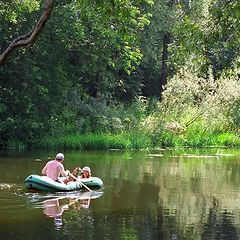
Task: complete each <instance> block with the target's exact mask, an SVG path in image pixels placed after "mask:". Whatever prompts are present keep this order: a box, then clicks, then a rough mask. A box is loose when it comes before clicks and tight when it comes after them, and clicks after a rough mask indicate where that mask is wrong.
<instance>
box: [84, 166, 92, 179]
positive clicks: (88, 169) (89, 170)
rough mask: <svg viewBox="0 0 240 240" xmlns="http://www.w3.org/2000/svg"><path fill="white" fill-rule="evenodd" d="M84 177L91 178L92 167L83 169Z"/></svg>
mask: <svg viewBox="0 0 240 240" xmlns="http://www.w3.org/2000/svg"><path fill="white" fill-rule="evenodd" d="M82 176H83V177H85V178H88V177H90V176H91V168H90V167H87V166H86V167H84V168H83V169H82Z"/></svg>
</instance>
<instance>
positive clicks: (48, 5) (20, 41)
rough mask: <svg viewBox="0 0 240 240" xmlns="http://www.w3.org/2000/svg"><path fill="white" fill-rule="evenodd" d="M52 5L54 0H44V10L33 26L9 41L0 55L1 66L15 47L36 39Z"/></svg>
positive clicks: (29, 43)
mask: <svg viewBox="0 0 240 240" xmlns="http://www.w3.org/2000/svg"><path fill="white" fill-rule="evenodd" d="M53 5H54V0H46V2H45V6H44V11H43V13H42V15H41V17H40V18H39V20H38V22H37V23H36V25H35V26H34V28H33V29H32V30H31V31H30V32H28V33H27V34H24V35H21V36H19V37H17V38H15V39H14V40H13V41H12V42H11V43H10V45H9V46H8V47H7V49H6V50H5V51H4V52H3V54H2V55H1V56H0V66H2V65H3V64H4V63H5V62H6V60H7V57H8V56H9V55H10V54H11V52H12V51H13V50H15V49H16V48H19V47H23V46H31V45H33V43H34V42H35V40H36V39H37V36H38V34H39V33H40V32H41V30H42V28H43V27H44V25H45V23H46V22H47V21H48V19H49V17H50V15H51V13H52V11H53Z"/></svg>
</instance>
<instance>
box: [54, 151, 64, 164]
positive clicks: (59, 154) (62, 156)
mask: <svg viewBox="0 0 240 240" xmlns="http://www.w3.org/2000/svg"><path fill="white" fill-rule="evenodd" d="M55 159H56V160H57V161H59V162H61V161H63V160H64V155H63V154H62V153H58V154H57V155H56V157H55Z"/></svg>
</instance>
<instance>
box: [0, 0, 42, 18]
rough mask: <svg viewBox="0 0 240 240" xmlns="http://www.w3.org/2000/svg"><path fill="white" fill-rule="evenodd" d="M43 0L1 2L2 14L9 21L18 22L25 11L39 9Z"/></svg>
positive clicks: (0, 12) (0, 10) (0, 13)
mask: <svg viewBox="0 0 240 240" xmlns="http://www.w3.org/2000/svg"><path fill="white" fill-rule="evenodd" d="M40 3H41V0H15V1H3V2H0V15H1V16H2V17H3V18H4V19H5V20H6V21H9V22H12V23H17V22H18V21H22V20H23V19H21V18H22V17H23V16H24V14H25V13H27V12H28V13H31V12H33V11H36V10H39V8H40Z"/></svg>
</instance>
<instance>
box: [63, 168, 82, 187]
mask: <svg viewBox="0 0 240 240" xmlns="http://www.w3.org/2000/svg"><path fill="white" fill-rule="evenodd" d="M80 172H81V168H80V167H76V168H75V169H74V170H73V171H72V173H71V174H72V175H73V176H74V177H76V178H77V177H78V175H79V173H80ZM71 181H76V179H74V178H73V177H71V176H67V177H66V178H65V179H64V180H63V183H65V184H68V182H71Z"/></svg>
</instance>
